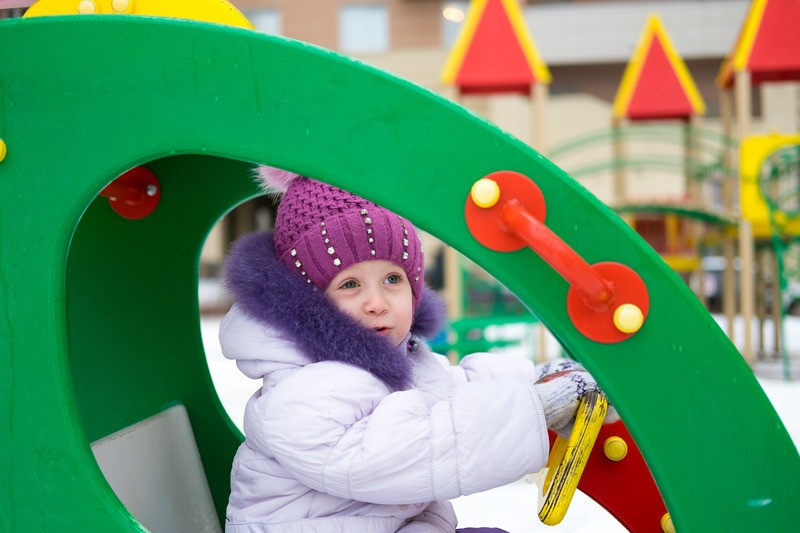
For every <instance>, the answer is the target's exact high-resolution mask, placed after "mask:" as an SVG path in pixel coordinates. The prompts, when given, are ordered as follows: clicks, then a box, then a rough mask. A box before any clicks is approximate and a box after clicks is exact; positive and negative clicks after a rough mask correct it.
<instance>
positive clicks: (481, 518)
mask: <svg viewBox="0 0 800 533" xmlns="http://www.w3.org/2000/svg"><path fill="white" fill-rule="evenodd" d="M717 320H718V322H720V324H721V325H722V326H723V327H724V319H721V318H717ZM219 322H220V319H219V318H217V317H212V318H204V319H203V320H202V321H201V327H202V335H203V342H204V344H205V349H206V356H207V358H208V365H209V368H210V371H211V375H212V377H213V379H214V385H215V386H216V388H217V392H218V394H219V397H220V399H221V401H222V404H223V405H224V406H225V409H226V410H227V411H228V414H229V415H230V417H231V419H232V420H233V421H234V422H235V423H236V424H237V426H238V427H239V428H241V427H242V417H243V414H244V406H245V403H246V402H247V399H248V398H249V397H250V395H251V394H252V393H253V391H255V390H256V388H258V386H259V383H258V382H257V381H254V380H251V379H249V378H247V377H245V376H244V375H243V374H241V373H240V372H239V371H238V369H237V368H236V365H235V364H234V363H233V362H232V361H228V360H227V359H225V358H224V357H223V356H222V353H221V351H220V348H219V343H218V341H217V331H218V329H219ZM786 325H787V327H786V334H785V335H784V338H785V339H786V343H787V346H788V347H789V349H790V352H792V353H795V354H797V353H800V318H799V317H787V321H786ZM742 331H743V327H742V324H741V323H737V324H736V328H735V335H734V342H735V343H736V344H737V345H740V344H741V336H742ZM769 335H770V333H769V332H767V333H765V338H767V339H768V338H769ZM546 349H547V351H548V352H549V354H550V355H551V356H552V355H553V354H554V353H557V345H556V344H555V341H553V340H552V339H549V340H548V344H547V345H546ZM797 364H798V363H797V361H795V365H797ZM775 365H778V366H777V368H780V367H779V363H775ZM775 365H773V366H775ZM770 375H775V376H777V377H778V378H780V376H782V375H783V374H782V373H780V372H777V373H776V372H772V373H770ZM759 383H760V384H761V386H762V388H763V389H764V392H765V393H766V394H767V397H768V398H769V399H770V401H771V402H772V404H773V406H774V407H775V410H776V411H777V413H778V415H779V416H780V417H781V419H782V420H783V422H784V424H785V425H786V428H787V430H788V431H789V434H790V435H791V437H792V439H793V440H794V442H795V444H796V445H798V444H800V380H796V381H785V380H782V379H768V378H762V377H759ZM453 505H454V506H455V508H456V512H457V514H458V517H459V526H460V527H477V526H490V527H499V528H503V529H505V530H506V531H510V532H512V533H528V532H534V531H545V530H548V529H549V528H548V527H547V526H544V525H542V524H541V523H540V522H539V520H538V518H537V517H536V506H537V488H536V485H534V484H532V483H528V482H527V481H525V480H520V481H517V482H515V483H511V484H510V485H506V486H504V487H499V488H497V489H493V490H490V491H486V492H483V493H480V494H473V495H470V496H466V497H463V498H458V499H456V500H454V501H453ZM558 531H559V532H560V533H578V532H586V531H591V532H593V533H622V532H624V531H626V529H625V528H623V527H622V525H620V524H619V522H617V521H616V520H615V519H614V518H612V517H611V515H610V514H609V513H608V512H606V511H605V510H604V509H602V508H601V507H600V506H599V505H598V504H596V503H595V502H594V501H592V500H591V499H589V498H588V497H587V496H585V495H583V494H582V493H580V492H577V493H576V495H575V498H574V499H573V501H572V504H571V505H570V508H569V512H568V513H567V516H566V517H565V518H564V520H563V521H562V522H561V524H560V525H559V527H558Z"/></svg>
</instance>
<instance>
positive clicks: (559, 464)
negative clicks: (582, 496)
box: [539, 392, 608, 526]
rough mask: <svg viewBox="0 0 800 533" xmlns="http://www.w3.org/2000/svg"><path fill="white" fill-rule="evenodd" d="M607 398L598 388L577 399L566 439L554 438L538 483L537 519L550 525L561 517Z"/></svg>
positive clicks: (565, 510)
mask: <svg viewBox="0 0 800 533" xmlns="http://www.w3.org/2000/svg"><path fill="white" fill-rule="evenodd" d="M606 411H608V400H606V398H605V396H603V395H602V394H601V393H599V392H590V393H588V394H587V395H586V396H584V397H583V399H581V403H580V406H578V413H577V414H576V415H575V427H574V428H573V430H572V433H571V434H570V436H569V439H568V440H566V441H565V440H564V439H562V438H561V437H558V438H556V441H555V443H553V447H552V449H551V450H550V456H549V457H548V459H547V467H546V468H547V475H546V476H545V479H544V482H543V483H542V484H541V486H540V487H539V491H540V492H539V520H541V521H542V523H544V524H547V525H548V526H554V525H556V524H558V523H560V522H561V520H563V519H564V516H565V515H566V514H567V509H569V504H570V502H571V501H572V497H573V496H574V495H575V490H576V489H577V488H578V482H579V481H580V479H581V474H583V469H584V468H585V467H586V462H587V461H588V460H589V454H590V453H591V452H592V447H593V446H594V443H595V441H596V440H597V435H598V434H599V433H600V429H601V427H602V426H603V419H604V418H605V416H606Z"/></svg>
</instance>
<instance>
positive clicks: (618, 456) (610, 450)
mask: <svg viewBox="0 0 800 533" xmlns="http://www.w3.org/2000/svg"><path fill="white" fill-rule="evenodd" d="M603 453H604V454H606V457H608V458H609V459H611V460H612V461H622V460H623V459H625V456H626V455H628V443H627V442H625V440H624V439H623V438H622V437H608V438H607V439H606V441H605V442H604V443H603Z"/></svg>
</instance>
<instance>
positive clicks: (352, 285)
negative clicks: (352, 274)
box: [339, 279, 358, 289]
mask: <svg viewBox="0 0 800 533" xmlns="http://www.w3.org/2000/svg"><path fill="white" fill-rule="evenodd" d="M356 287H358V283H357V282H356V280H354V279H348V280H347V281H345V282H344V283H342V284H341V285H340V286H339V288H340V289H355V288H356Z"/></svg>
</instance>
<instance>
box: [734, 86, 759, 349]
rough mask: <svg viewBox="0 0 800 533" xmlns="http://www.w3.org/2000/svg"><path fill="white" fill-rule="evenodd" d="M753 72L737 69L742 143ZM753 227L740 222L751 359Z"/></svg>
mask: <svg viewBox="0 0 800 533" xmlns="http://www.w3.org/2000/svg"><path fill="white" fill-rule="evenodd" d="M750 82H751V78H750V72H748V71H746V70H740V71H738V72H736V80H735V84H736V87H735V91H736V122H737V125H738V128H737V136H738V140H739V143H740V144H741V142H742V140H743V139H744V138H745V137H746V136H747V135H748V134H749V132H750V117H751V115H752V109H751V105H750V98H751V95H752V91H751V85H750ZM753 247H754V244H753V228H752V226H751V224H750V221H748V220H740V222H739V259H740V261H741V270H740V272H739V274H740V276H741V278H740V283H739V287H740V293H739V298H740V301H741V311H742V321H743V323H744V338H743V342H742V355H743V356H744V358H745V360H746V361H748V362H751V361H752V359H753V335H752V329H751V326H752V323H753V307H754V306H753V300H754V298H755V292H754V287H753Z"/></svg>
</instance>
